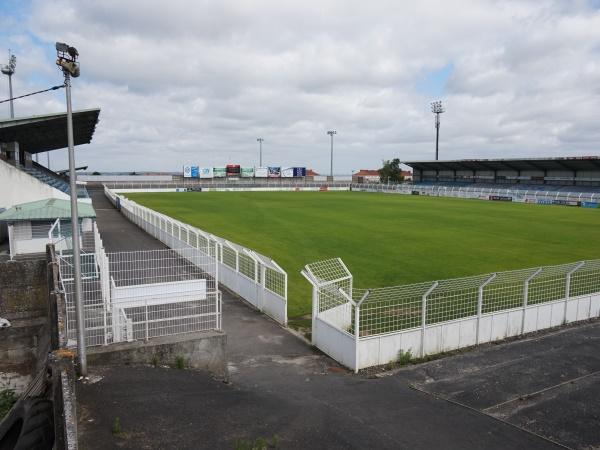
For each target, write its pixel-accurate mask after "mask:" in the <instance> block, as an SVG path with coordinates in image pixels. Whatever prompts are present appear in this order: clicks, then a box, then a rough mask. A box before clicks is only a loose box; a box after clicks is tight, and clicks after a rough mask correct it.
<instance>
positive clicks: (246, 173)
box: [240, 167, 254, 178]
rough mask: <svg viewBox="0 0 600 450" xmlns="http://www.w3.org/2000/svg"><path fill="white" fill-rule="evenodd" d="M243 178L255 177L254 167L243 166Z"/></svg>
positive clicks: (241, 171) (241, 172)
mask: <svg viewBox="0 0 600 450" xmlns="http://www.w3.org/2000/svg"><path fill="white" fill-rule="evenodd" d="M240 174H241V176H242V178H252V177H254V167H242V168H241V170H240Z"/></svg>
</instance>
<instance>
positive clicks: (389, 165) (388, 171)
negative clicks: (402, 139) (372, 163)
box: [379, 158, 404, 184]
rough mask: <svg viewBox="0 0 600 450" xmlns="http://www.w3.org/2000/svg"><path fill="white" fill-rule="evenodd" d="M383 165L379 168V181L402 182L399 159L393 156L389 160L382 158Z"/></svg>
mask: <svg viewBox="0 0 600 450" xmlns="http://www.w3.org/2000/svg"><path fill="white" fill-rule="evenodd" d="M382 162H383V167H382V168H381V169H379V181H380V182H381V183H388V182H389V183H396V184H397V183H402V182H403V181H404V177H403V176H402V169H401V168H400V160H399V159H398V158H394V159H392V160H391V161H390V160H388V161H385V160H382Z"/></svg>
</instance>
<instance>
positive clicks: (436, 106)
mask: <svg viewBox="0 0 600 450" xmlns="http://www.w3.org/2000/svg"><path fill="white" fill-rule="evenodd" d="M431 112H432V113H434V114H435V130H436V132H435V160H436V161H437V160H438V150H439V141H440V114H441V113H443V112H444V107H443V106H442V102H441V101H437V102H431Z"/></svg>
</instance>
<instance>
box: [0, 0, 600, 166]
mask: <svg viewBox="0 0 600 450" xmlns="http://www.w3.org/2000/svg"><path fill="white" fill-rule="evenodd" d="M599 30H600V0H573V1H568V0H564V1H560V0H517V1H502V0H497V1H493V0H420V1H418V2H417V1H410V2H409V1H401V0H370V1H364V0H360V1H357V0H318V1H315V0H303V1H290V0H218V1H217V0H213V1H211V0H170V1H168V2H165V1H157V0H119V1H117V0H101V1H93V2H92V1H81V0H0V62H1V63H2V64H6V63H7V62H8V51H9V49H10V50H11V52H12V53H13V54H16V55H17V68H16V73H15V75H14V76H13V77H12V80H13V94H14V96H19V95H23V94H27V93H30V92H35V91H38V90H41V89H46V88H48V87H52V86H54V85H57V84H62V82H63V78H62V73H61V72H60V70H59V69H58V68H57V66H56V65H55V63H54V60H55V58H56V51H55V42H56V41H60V42H65V43H67V44H69V45H72V46H74V47H76V48H77V49H78V50H79V53H80V58H79V61H80V63H81V76H80V77H79V78H77V79H74V80H73V81H72V86H73V89H72V103H73V108H74V109H75V110H77V109H87V108H97V107H99V108H101V109H102V112H101V113H100V122H99V124H98V126H97V128H96V133H95V134H94V138H93V140H92V143H91V144H90V145H85V146H80V147H77V149H76V163H77V165H89V170H90V171H94V170H97V171H100V172H102V171H134V170H135V171H181V169H182V166H184V165H200V166H212V165H215V166H219V165H224V164H241V165H243V166H257V165H259V143H258V142H257V138H263V139H264V142H263V145H262V155H263V165H272V166H278V165H281V166H305V167H308V168H311V169H313V170H315V171H317V172H320V173H323V174H328V173H329V170H330V151H331V147H330V146H331V140H330V136H328V135H327V131H329V130H335V131H337V134H336V135H335V137H334V140H333V172H334V174H350V173H351V171H352V170H359V169H377V168H379V167H381V163H382V160H388V159H393V158H400V160H402V161H423V160H433V159H434V158H435V127H434V114H432V112H431V109H430V102H431V101H433V100H441V101H442V103H443V105H444V107H445V109H446V112H445V113H444V114H442V115H441V128H440V159H473V158H518V157H554V156H587V155H598V154H599V142H600V114H599V111H600V31H599ZM8 97H9V95H8V77H7V76H2V84H1V85H0V100H4V99H7V98H8ZM14 108H15V116H16V117H21V116H28V115H36V114H45V113H55V112H62V111H65V110H66V106H65V91H64V90H62V89H61V90H58V91H53V92H50V93H45V94H39V95H35V96H31V97H26V98H24V99H20V100H16V101H15V102H14ZM9 117H10V109H9V104H8V103H2V104H0V119H6V118H9ZM46 161H47V157H46V155H45V154H42V155H41V156H40V161H39V162H40V163H43V164H46ZM50 164H51V168H52V169H62V168H66V167H67V158H66V150H59V151H54V152H51V154H50Z"/></svg>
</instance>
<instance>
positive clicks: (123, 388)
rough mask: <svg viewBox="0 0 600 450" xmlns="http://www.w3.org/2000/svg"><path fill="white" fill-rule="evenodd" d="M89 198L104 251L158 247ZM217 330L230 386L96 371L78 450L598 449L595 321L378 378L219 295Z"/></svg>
mask: <svg viewBox="0 0 600 450" xmlns="http://www.w3.org/2000/svg"><path fill="white" fill-rule="evenodd" d="M91 194H92V198H93V201H94V207H95V209H96V211H97V214H98V226H99V228H100V232H101V235H102V238H103V240H104V243H105V246H106V248H107V251H124V250H139V249H151V248H164V246H163V244H161V243H160V242H159V241H157V240H156V239H154V238H153V237H151V236H149V235H147V234H146V233H144V232H143V231H142V230H141V229H139V228H138V227H136V226H135V225H133V224H131V223H129V222H128V221H127V220H126V219H124V218H123V216H121V215H120V214H119V213H118V212H117V211H115V210H114V209H113V208H112V206H111V205H110V203H108V202H107V201H106V200H105V199H104V196H103V194H102V192H101V191H92V192H91ZM223 328H224V330H225V331H226V333H227V339H228V353H229V368H230V383H228V384H225V383H221V382H218V381H216V380H214V379H212V378H211V377H210V376H209V375H208V374H206V373H203V372H199V371H192V370H175V369H169V368H153V367H145V366H124V367H94V366H92V367H90V368H89V372H90V380H89V381H88V382H79V383H78V385H77V399H78V412H79V415H80V420H81V421H80V424H79V428H80V432H81V433H80V443H81V448H86V449H100V448H107V449H108V448H161V449H170V448H173V449H174V448H177V449H187V448H190V449H192V448H194V449H195V448H207V449H208V448H210V449H221V448H223V449H233V448H235V443H236V442H240V441H242V440H245V441H252V442H256V440H257V439H258V440H260V439H265V440H266V441H267V442H269V443H270V444H271V448H274V447H275V442H274V440H277V438H275V437H276V436H277V437H278V440H279V442H278V446H279V448H281V449H308V448H310V449H313V448H315V449H317V448H318V449H321V448H323V449H338V448H339V449H371V448H377V449H383V448H394V449H395V448H399V449H402V448H407V449H408V448H410V449H412V448H423V449H431V448H444V449H506V448H511V449H521V448H522V449H546V448H548V449H550V448H561V445H559V444H556V443H553V442H551V441H550V439H551V440H553V441H555V442H559V443H561V444H563V445H567V446H569V447H572V448H582V449H583V448H586V449H587V448H595V447H600V432H599V431H598V430H599V429H600V417H599V414H600V404H599V402H600V400H599V399H600V396H599V395H598V392H599V391H600V385H599V383H598V372H599V371H600V352H598V349H599V347H600V346H599V342H600V326H599V324H598V323H594V324H588V325H584V326H578V327H573V328H568V329H566V330H564V331H562V332H559V333H553V334H548V335H545V336H538V337H535V338H530V339H524V340H521V341H515V342H513V343H510V344H505V345H498V346H488V347H485V348H481V349H478V350H476V351H474V352H470V353H465V354H462V355H458V356H455V357H452V358H446V359H443V360H438V361H435V362H431V363H427V364H422V365H418V366H410V367H407V368H402V369H398V370H395V371H391V372H384V373H382V374H377V376H373V375H370V376H367V375H366V374H358V375H355V374H352V373H349V372H348V371H346V370H345V369H344V368H342V367H341V366H339V365H338V364H337V363H336V362H335V361H333V360H331V359H330V358H328V357H327V356H325V355H323V354H321V353H319V352H317V351H315V350H313V349H312V348H311V347H310V346H308V345H306V344H305V343H304V342H303V341H302V340H301V339H299V338H297V337H296V336H295V335H293V334H292V333H291V332H289V331H288V330H286V329H284V328H282V327H281V326H280V325H278V324H277V323H275V322H273V321H272V320H270V319H269V318H267V317H265V316H263V315H262V314H260V313H259V312H256V311H255V310H253V309H251V308H250V307H248V306H247V305H246V304H245V303H244V302H242V301H241V300H240V299H238V298H237V297H235V296H233V295H231V294H229V293H227V292H224V295H223ZM482 411H484V412H482ZM117 417H118V418H119V422H120V425H121V429H122V433H120V434H113V433H112V432H111V428H112V426H113V424H114V422H115V418H117ZM508 422H512V423H514V424H515V425H516V426H515V425H511V424H509V423H508ZM527 430H529V431H527ZM542 436H543V437H542Z"/></svg>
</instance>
